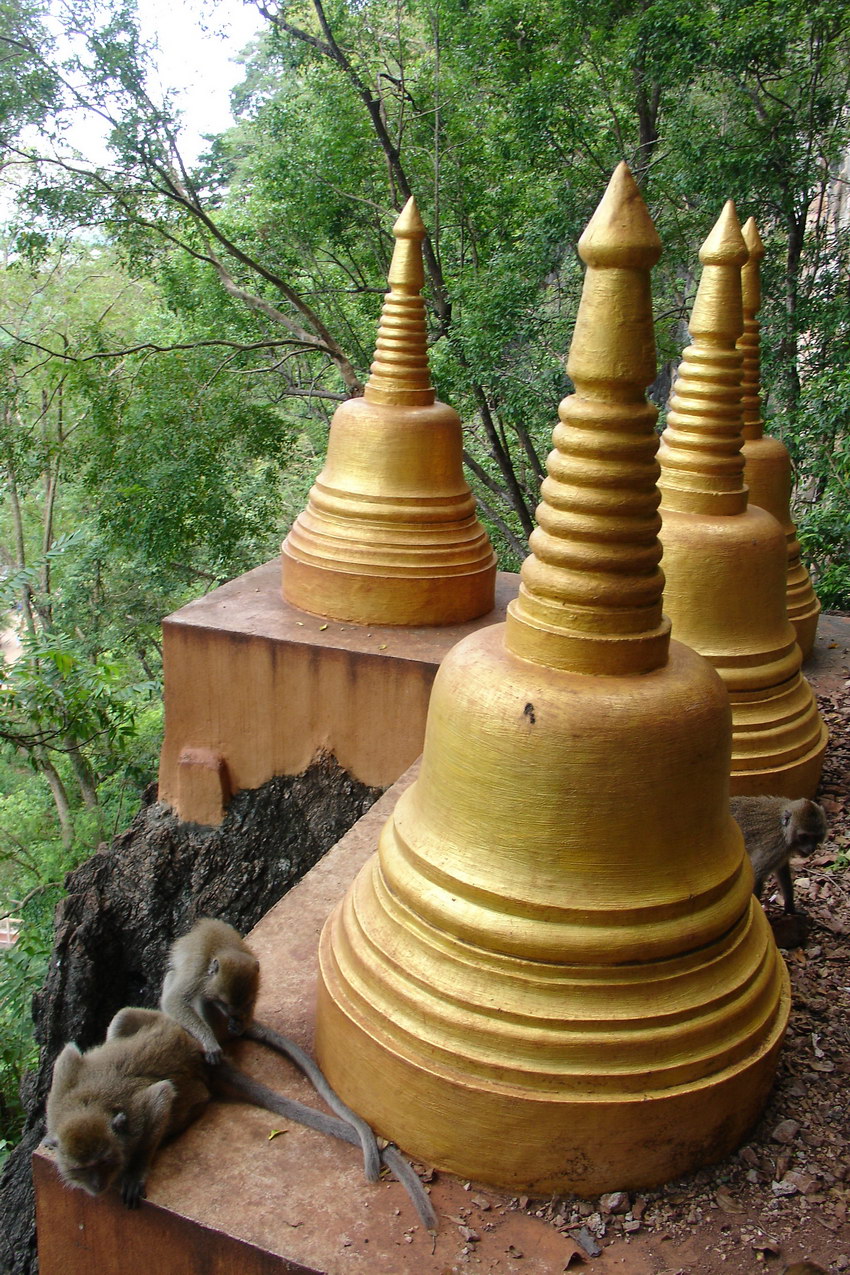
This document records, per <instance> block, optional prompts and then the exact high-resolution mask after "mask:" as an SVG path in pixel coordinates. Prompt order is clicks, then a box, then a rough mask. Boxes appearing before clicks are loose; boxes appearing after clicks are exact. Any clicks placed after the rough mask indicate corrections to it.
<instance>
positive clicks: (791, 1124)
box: [770, 1120, 800, 1143]
mask: <svg viewBox="0 0 850 1275" xmlns="http://www.w3.org/2000/svg"><path fill="white" fill-rule="evenodd" d="M799 1132H800V1125H799V1123H798V1122H797V1121H796V1120H780V1122H779V1124H778V1125H777V1126H776V1128H775V1129H774V1130H773V1132H772V1133H771V1135H770V1136H771V1138H772V1139H773V1141H774V1142H784V1143H789V1142H793V1141H794V1140H795V1138H796V1137H797V1134H798V1133H799Z"/></svg>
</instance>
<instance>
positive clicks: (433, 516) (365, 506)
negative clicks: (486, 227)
mask: <svg viewBox="0 0 850 1275" xmlns="http://www.w3.org/2000/svg"><path fill="white" fill-rule="evenodd" d="M393 234H394V235H395V237H396V241H397V242H396V246H395V251H394V252H393V259H392V262H391V264H390V271H389V284H390V291H389V292H388V293H387V294H386V297H385V299H384V307H383V312H382V315H381V323H380V328H379V330H378V342H377V348H376V351H375V360H374V362H373V364H372V368H371V375H370V377H369V380H368V382H367V384H366V389H365V391H364V394H363V397H362V398H356V399H350V400H348V401H347V402H345V403H343V404H342V405H341V406H340V407H339V408H338V409H337V411H336V412H335V413H334V418H333V421H332V422H331V430H330V438H329V440H328V452H327V457H326V460H325V464H324V468H323V469H322V472H321V473H320V474H319V477H318V478H317V479H316V482H315V484H314V486H313V488H312V489H311V491H310V495H309V498H308V502H307V508H306V509H305V510H304V511H303V512H302V513H301V514H299V516H298V517H297V518H296V520H295V522H294V523H293V526H292V529H291V530H290V532H289V535H288V536H287V537H286V539H285V540H284V542H283V547H282V556H281V566H282V585H283V596H284V597H285V598H286V600H287V601H288V602H291V603H292V604H293V606H297V607H300V608H301V610H303V611H312V612H315V613H316V614H318V615H326V616H331V617H332V618H333V619H337V620H351V621H354V623H356V624H405V625H414V624H459V623H462V622H463V621H465V620H473V619H476V618H477V617H478V616H481V615H485V614H486V613H487V612H488V611H491V610H492V609H493V602H494V591H495V582H496V557H495V554H494V553H493V549H492V546H491V545H490V541H489V540H488V538H487V533H486V532H485V530H484V528H483V527H482V526H481V524H480V522H479V521H478V519H477V518H476V516H475V498H474V496H473V495H472V492H471V491H470V489H469V486H468V484H467V482H466V480H465V478H464V476H463V443H462V426H461V421H460V417H459V416H458V414H457V412H455V411H454V410H453V409H452V408H451V407H447V406H446V405H445V404H444V403H439V402H437V400H436V396H435V394H434V390H433V388H432V386H431V379H430V375H429V371H428V349H427V331H426V324H425V306H424V303H423V301H422V297H421V295H420V293H421V290H422V284H423V281H424V276H423V270H422V240H423V239H424V237H425V227H424V226H423V224H422V219H421V218H420V216H419V212H418V210H417V208H416V203H415V201H414V200H413V199H409V200H408V202H407V204H406V206H405V208H404V210H403V212H402V213H401V216H400V217H399V218H398V220H397V221H396V223H395V225H394V226H393Z"/></svg>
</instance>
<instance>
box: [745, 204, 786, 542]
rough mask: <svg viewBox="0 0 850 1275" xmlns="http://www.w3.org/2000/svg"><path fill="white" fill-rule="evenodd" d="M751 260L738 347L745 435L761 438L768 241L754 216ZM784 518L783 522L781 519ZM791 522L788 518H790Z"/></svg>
mask: <svg viewBox="0 0 850 1275" xmlns="http://www.w3.org/2000/svg"><path fill="white" fill-rule="evenodd" d="M742 233H743V236H744V242H745V244H746V245H747V251H748V252H749V254H750V255H749V259H748V260H747V262H746V264H745V265H744V267H743V269H742V270H741V293H742V301H743V308H744V331H743V334H742V335H741V337H740V338H739V340H738V349H739V350H740V351H741V353H742V354H743V356H744V366H743V371H742V373H741V390H742V399H741V408H742V412H743V422H744V423H743V433H744V438H745V439H748V438H761V437H762V436H763V434H764V421H763V420H762V415H761V394H760V387H761V337H760V329H759V322H758V319H757V318H756V315H757V314H758V312H759V309H760V307H761V276H760V271H759V267H760V264H761V260H762V258H763V257H764V244H763V243H762V241H761V235H760V234H759V232H758V226H757V225H756V223H755V218H754V217H750V219H749V221H748V222H747V223H746V225H745V226H744V229H743V232H742ZM780 521H782V520H781V519H780ZM786 521H787V520H786Z"/></svg>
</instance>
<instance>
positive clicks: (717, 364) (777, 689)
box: [659, 200, 827, 797]
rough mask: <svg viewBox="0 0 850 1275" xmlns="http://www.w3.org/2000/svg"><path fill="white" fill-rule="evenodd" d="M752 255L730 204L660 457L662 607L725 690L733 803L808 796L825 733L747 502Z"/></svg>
mask: <svg viewBox="0 0 850 1275" xmlns="http://www.w3.org/2000/svg"><path fill="white" fill-rule="evenodd" d="M753 229H755V227H754V226H753ZM751 239H752V235H751ZM759 242H760V241H759ZM752 243H753V247H754V253H755V258H754V262H753V266H748V265H747V264H746V263H747V262H748V259H749V249H748V246H747V243H746V241H745V239H744V236H743V234H742V232H741V228H740V226H739V224H738V219H737V216H736V214H735V206H734V204H733V203H732V201H731V200H730V201H729V202H728V203H727V204H726V206H725V207H724V209H723V212H722V213H721V215H720V218H719V219H718V221H717V224H716V225H715V227H714V229H713V230H712V232H711V234H710V235H709V237H708V239H707V240H706V241H705V243H704V244H703V247H702V249H701V251H700V260H701V261H702V263H703V272H702V277H701V279H700V283H699V288H698V290H697V296H696V300H695V303H694V312H693V317H692V320H691V324H690V332H691V338H692V343H691V345H689V346H688V348H687V349H686V350H685V352H684V355H683V358H682V363H681V366H680V368H679V373H678V375H677V377H676V382H675V384H674V386H673V393H672V395H671V399H670V411H669V414H668V418H667V427H666V429H665V430H664V433H663V435H662V437H661V446H660V448H659V460H660V463H661V480H660V482H659V487H660V489H661V502H662V503H661V514H662V529H661V541H662V544H663V546H664V574H665V578H666V587H665V593H664V606H665V610H666V612H667V614H668V615H669V616H670V619H671V620H672V622H673V631H674V633H675V634H676V637H677V638H678V639H679V640H680V641H682V642H687V643H688V645H689V646H692V647H693V648H694V650H696V651H699V652H700V654H701V655H704V656H705V657H706V658H707V659H708V660H710V661H711V663H712V664H713V665H714V667H715V668H716V669H717V671H718V673H719V674H720V676H721V677H722V678H723V681H724V682H725V684H726V687H727V689H728V691H729V695H730V699H731V705H732V761H731V765H732V771H731V787H732V791H733V793H734V794H735V795H746V794H750V793H752V794H758V793H781V794H784V795H786V796H788V797H801V796H805V797H812V796H814V793H815V790H816V788H817V785H818V781H819V779H820V772H821V767H822V764H823V757H824V753H825V751H826V740H827V733H826V727H825V725H824V723H823V721H822V719H821V717H820V714H819V712H818V709H817V704H816V702H815V698H814V695H813V694H812V691H811V688H810V687H809V685H808V683H807V682H806V681H805V679H804V678H803V676H802V674H801V672H800V668H801V664H802V653H801V650H800V647H799V646H798V644H797V634H796V631H795V629H794V626H793V624H792V623H791V622H790V620H789V616H788V604H787V591H788V542H787V537H786V533H785V531H784V530H783V527H782V526H781V525H780V523H779V522H778V521H777V519H776V517H775V516H774V514H773V513H772V512H768V511H766V510H765V508H763V507H761V506H760V505H757V504H755V503H752V504H751V503H749V502H748V494H747V487H746V486H745V479H744V454H743V450H742V448H743V435H742V428H743V420H744V412H745V411H746V414H747V416H746V419H747V422H748V427H749V429H750V430H751V431H753V430H756V429H760V428H761V425H760V417H759V395H758V332H757V325H756V324H755V312H756V309H757V307H758V300H759V295H758V286H757V283H758V273H757V267H758V244H757V243H756V240H755V239H752ZM742 266H743V267H744V269H743V280H744V282H745V283H746V301H745V300H744V293H743V289H742ZM745 320H746V321H745ZM747 324H748V325H749V326H747ZM756 417H759V420H758V421H757V420H756ZM772 442H773V440H767V439H758V440H755V439H754V440H753V441H752V442H751V443H750V444H749V446H752V447H757V448H758V447H762V448H764V447H765V446H767V447H769V446H770V445H771V444H772ZM798 561H799V560H798Z"/></svg>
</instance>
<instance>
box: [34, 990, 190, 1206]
mask: <svg viewBox="0 0 850 1275" xmlns="http://www.w3.org/2000/svg"><path fill="white" fill-rule="evenodd" d="M206 1071H207V1068H206V1066H205V1064H204V1058H203V1054H202V1053H201V1051H200V1049H199V1048H198V1046H197V1044H196V1042H195V1041H194V1040H193V1039H192V1037H191V1036H189V1035H188V1033H187V1032H185V1031H184V1030H183V1028H182V1027H180V1026H179V1025H178V1024H177V1023H175V1022H174V1021H173V1020H172V1019H170V1018H167V1017H166V1016H165V1015H164V1014H158V1013H156V1012H155V1011H152V1010H136V1009H122V1010H121V1011H120V1012H119V1013H118V1014H116V1015H115V1017H114V1018H113V1020H112V1022H111V1023H110V1024H109V1029H108V1031H107V1035H106V1040H105V1042H104V1043H103V1044H102V1045H97V1046H96V1047H95V1048H94V1049H90V1050H88V1051H87V1052H86V1053H81V1052H80V1050H79V1049H78V1048H77V1046H76V1045H73V1044H68V1045H66V1046H65V1048H64V1049H63V1050H62V1052H61V1054H60V1055H59V1057H58V1058H57V1060H56V1065H55V1067H54V1069H53V1082H52V1085H51V1088H50V1093H49V1095H48V1098H47V1145H48V1146H53V1147H55V1148H56V1163H57V1167H58V1169H59V1173H60V1174H61V1176H62V1179H63V1181H64V1182H65V1183H66V1184H67V1185H68V1186H78V1187H82V1189H83V1190H84V1191H88V1193H89V1195H100V1194H101V1192H102V1191H105V1190H106V1189H107V1188H108V1187H110V1186H112V1185H113V1183H115V1184H117V1185H118V1187H119V1189H120V1191H121V1198H122V1199H123V1201H124V1203H125V1204H126V1205H127V1207H128V1208H136V1207H137V1206H138V1203H139V1200H140V1199H141V1197H142V1196H143V1195H144V1190H145V1180H146V1178H147V1176H148V1172H149V1170H150V1166H151V1162H152V1160H153V1158H154V1156H155V1154H156V1152H157V1149H158V1148H159V1145H160V1143H161V1142H162V1141H163V1139H164V1138H166V1137H172V1136H173V1135H174V1134H176V1133H180V1132H181V1130H183V1129H185V1128H186V1126H187V1125H189V1124H190V1123H191V1122H192V1121H193V1120H194V1119H195V1117H196V1116H198V1115H199V1114H200V1112H201V1111H202V1110H203V1108H204V1107H205V1106H206V1104H207V1102H208V1100H209V1096H210V1090H209V1087H208V1085H207V1081H206Z"/></svg>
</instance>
